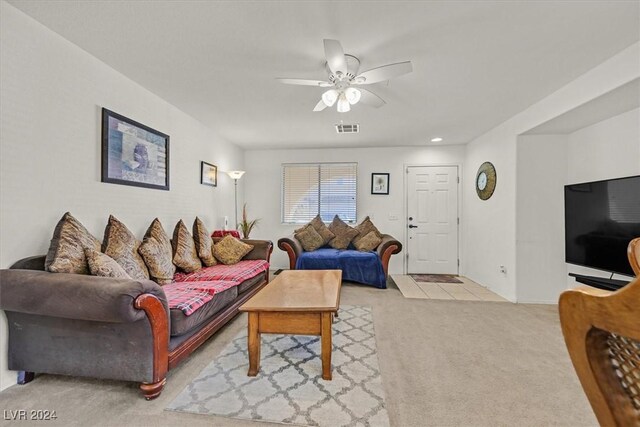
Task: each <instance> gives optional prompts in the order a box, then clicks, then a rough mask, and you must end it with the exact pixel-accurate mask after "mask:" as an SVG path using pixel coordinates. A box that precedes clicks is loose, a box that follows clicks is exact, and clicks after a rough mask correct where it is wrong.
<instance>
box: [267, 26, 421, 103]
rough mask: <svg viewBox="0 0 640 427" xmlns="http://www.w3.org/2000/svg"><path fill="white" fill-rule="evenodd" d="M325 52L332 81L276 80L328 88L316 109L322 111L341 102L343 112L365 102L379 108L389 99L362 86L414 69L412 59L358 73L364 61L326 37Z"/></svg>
mask: <svg viewBox="0 0 640 427" xmlns="http://www.w3.org/2000/svg"><path fill="white" fill-rule="evenodd" d="M324 54H325V57H326V58H327V64H326V68H327V74H328V75H329V78H328V81H322V80H305V79H282V78H279V79H276V80H279V81H280V82H282V83H285V84H289V85H300V86H318V87H323V88H327V89H328V90H327V91H326V92H324V93H323V94H322V99H321V100H320V102H318V104H316V106H315V108H314V109H313V111H322V110H324V109H325V108H327V107H332V106H333V105H334V104H336V103H337V109H338V112H339V113H346V112H347V111H349V110H351V105H354V104H357V103H358V102H362V103H363V104H366V105H370V106H372V107H375V108H378V107H382V106H383V105H384V104H385V102H384V100H383V99H382V98H380V97H379V96H378V95H376V94H375V93H373V92H371V91H369V90H367V89H364V88H362V87H361V86H362V85H370V84H373V83H378V82H383V81H386V80H389V79H392V78H394V77H398V76H401V75H403V74H407V73H410V72H411V71H413V67H412V66H411V61H405V62H398V63H396V64H389V65H383V66H381V67H377V68H373V69H371V70H369V71H365V72H364V73H361V74H358V68H359V67H360V60H359V59H358V58H356V57H355V56H353V55H346V54H345V53H344V50H343V49H342V45H341V44H340V42H339V41H338V40H330V39H325V40H324Z"/></svg>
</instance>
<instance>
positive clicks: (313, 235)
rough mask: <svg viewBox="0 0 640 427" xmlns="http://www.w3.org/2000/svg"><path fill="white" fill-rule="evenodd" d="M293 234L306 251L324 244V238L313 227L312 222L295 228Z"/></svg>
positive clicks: (313, 249)
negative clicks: (297, 228)
mask: <svg viewBox="0 0 640 427" xmlns="http://www.w3.org/2000/svg"><path fill="white" fill-rule="evenodd" d="M294 236H295V238H296V239H297V240H298V241H299V242H300V244H301V245H302V248H303V249H304V250H305V251H307V252H311V251H315V250H316V249H318V248H320V247H322V245H324V239H323V238H322V236H321V235H320V234H319V233H318V232H317V231H316V229H315V228H313V225H312V224H307V225H305V226H304V227H302V228H301V229H299V230H296V232H295V233H294Z"/></svg>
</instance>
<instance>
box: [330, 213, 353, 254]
mask: <svg viewBox="0 0 640 427" xmlns="http://www.w3.org/2000/svg"><path fill="white" fill-rule="evenodd" d="M329 230H330V231H331V232H332V233H333V234H335V235H336V237H334V238H333V239H331V241H330V242H329V246H331V247H332V248H334V249H347V248H348V247H349V243H351V241H352V240H353V238H354V237H356V236H357V235H358V230H356V229H355V228H353V227H349V226H348V225H347V224H346V223H345V222H344V221H343V220H341V219H340V218H339V217H338V215H336V216H335V217H334V218H333V221H332V222H331V224H329Z"/></svg>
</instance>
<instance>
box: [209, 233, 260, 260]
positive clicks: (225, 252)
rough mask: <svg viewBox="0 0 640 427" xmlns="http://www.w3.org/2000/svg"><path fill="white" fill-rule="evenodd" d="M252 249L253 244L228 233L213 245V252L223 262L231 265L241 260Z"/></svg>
mask: <svg viewBox="0 0 640 427" xmlns="http://www.w3.org/2000/svg"><path fill="white" fill-rule="evenodd" d="M252 249H253V245H247V244H246V243H244V242H241V241H240V240H238V239H236V238H235V237H233V236H230V235H227V236H224V237H223V238H222V240H220V241H219V242H218V243H216V244H215V245H214V246H213V254H214V255H215V257H216V258H217V260H218V261H220V262H221V263H223V264H225V265H231V264H237V263H238V262H240V260H241V259H242V258H243V257H244V256H245V255H246V254H248V253H249V252H251V250H252Z"/></svg>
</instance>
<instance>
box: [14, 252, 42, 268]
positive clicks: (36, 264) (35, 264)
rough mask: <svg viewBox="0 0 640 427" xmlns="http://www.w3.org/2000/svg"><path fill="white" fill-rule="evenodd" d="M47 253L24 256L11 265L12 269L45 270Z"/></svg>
mask: <svg viewBox="0 0 640 427" xmlns="http://www.w3.org/2000/svg"><path fill="white" fill-rule="evenodd" d="M46 257H47V256H46V255H36V256H31V257H29V258H23V259H21V260H19V261H16V262H15V263H14V264H13V265H12V266H11V267H9V268H12V269H16V268H17V269H20V270H40V271H44V261H45V259H46Z"/></svg>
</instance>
